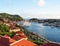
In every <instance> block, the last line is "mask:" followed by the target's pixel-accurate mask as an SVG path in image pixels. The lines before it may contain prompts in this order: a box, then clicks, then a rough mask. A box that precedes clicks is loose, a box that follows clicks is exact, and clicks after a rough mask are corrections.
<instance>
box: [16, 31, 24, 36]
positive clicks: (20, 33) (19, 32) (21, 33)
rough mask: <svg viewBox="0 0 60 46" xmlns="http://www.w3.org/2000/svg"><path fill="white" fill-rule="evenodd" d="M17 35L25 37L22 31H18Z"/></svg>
mask: <svg viewBox="0 0 60 46" xmlns="http://www.w3.org/2000/svg"><path fill="white" fill-rule="evenodd" d="M16 34H19V35H23V34H24V33H23V32H22V31H18V32H16Z"/></svg>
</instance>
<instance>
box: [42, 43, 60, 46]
mask: <svg viewBox="0 0 60 46" xmlns="http://www.w3.org/2000/svg"><path fill="white" fill-rule="evenodd" d="M42 46H60V45H59V44H55V43H45V44H43V45H42Z"/></svg>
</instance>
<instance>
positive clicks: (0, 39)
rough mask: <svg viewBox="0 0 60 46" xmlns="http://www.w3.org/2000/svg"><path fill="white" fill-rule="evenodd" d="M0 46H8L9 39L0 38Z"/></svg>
mask: <svg viewBox="0 0 60 46" xmlns="http://www.w3.org/2000/svg"><path fill="white" fill-rule="evenodd" d="M0 45H4V46H9V39H8V38H4V37H0Z"/></svg>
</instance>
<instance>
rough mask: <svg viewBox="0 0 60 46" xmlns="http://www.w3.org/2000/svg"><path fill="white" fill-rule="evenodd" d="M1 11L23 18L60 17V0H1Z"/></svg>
mask: <svg viewBox="0 0 60 46" xmlns="http://www.w3.org/2000/svg"><path fill="white" fill-rule="evenodd" d="M0 12H6V13H10V14H19V15H21V16H22V17H23V18H33V17H35V18H56V19H58V18H60V0H0Z"/></svg>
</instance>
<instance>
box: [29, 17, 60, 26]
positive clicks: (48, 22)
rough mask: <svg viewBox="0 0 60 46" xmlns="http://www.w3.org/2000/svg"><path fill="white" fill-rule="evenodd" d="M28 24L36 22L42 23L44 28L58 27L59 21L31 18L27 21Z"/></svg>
mask: <svg viewBox="0 0 60 46" xmlns="http://www.w3.org/2000/svg"><path fill="white" fill-rule="evenodd" d="M29 21H30V22H37V23H43V25H45V26H55V27H60V19H41V20H40V19H37V18H32V19H30V20H29Z"/></svg>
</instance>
